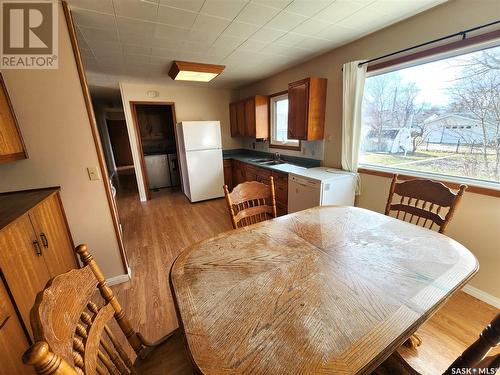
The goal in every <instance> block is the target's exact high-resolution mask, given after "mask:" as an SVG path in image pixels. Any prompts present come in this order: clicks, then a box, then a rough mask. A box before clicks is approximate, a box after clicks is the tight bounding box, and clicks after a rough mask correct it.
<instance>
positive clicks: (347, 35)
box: [315, 25, 362, 42]
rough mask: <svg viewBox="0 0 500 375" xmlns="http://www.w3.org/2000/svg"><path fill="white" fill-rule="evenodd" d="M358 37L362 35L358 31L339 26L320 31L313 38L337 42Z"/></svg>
mask: <svg viewBox="0 0 500 375" xmlns="http://www.w3.org/2000/svg"><path fill="white" fill-rule="evenodd" d="M360 35H362V32H361V31H360V30H357V29H352V28H349V27H345V26H340V25H331V26H329V27H328V28H326V29H325V30H323V31H320V32H319V33H318V34H316V35H315V37H317V38H321V39H327V40H329V41H334V42H338V41H342V40H350V39H352V38H354V37H357V36H360Z"/></svg>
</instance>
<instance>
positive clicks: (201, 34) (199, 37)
mask: <svg viewBox="0 0 500 375" xmlns="http://www.w3.org/2000/svg"><path fill="white" fill-rule="evenodd" d="M220 35H221V34H220V33H219V32H213V31H205V30H190V31H188V32H187V33H185V35H184V37H183V38H184V40H187V41H193V42H199V43H205V44H209V45H211V44H212V43H214V42H215V41H216V40H217V38H218V37H219V36H220Z"/></svg>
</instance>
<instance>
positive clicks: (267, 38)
mask: <svg viewBox="0 0 500 375" xmlns="http://www.w3.org/2000/svg"><path fill="white" fill-rule="evenodd" d="M285 34H286V32H285V31H283V30H277V29H273V28H270V27H263V28H261V29H259V30H258V31H257V32H255V33H254V34H252V36H251V37H250V39H255V40H260V41H262V42H272V41H274V40H276V39H278V38H280V37H282V36H283V35H285Z"/></svg>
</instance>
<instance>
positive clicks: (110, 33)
mask: <svg viewBox="0 0 500 375" xmlns="http://www.w3.org/2000/svg"><path fill="white" fill-rule="evenodd" d="M80 31H81V33H82V35H83V37H84V38H85V41H86V42H87V43H91V42H92V41H95V40H102V41H117V40H118V33H117V31H116V29H115V30H101V29H93V28H91V27H80Z"/></svg>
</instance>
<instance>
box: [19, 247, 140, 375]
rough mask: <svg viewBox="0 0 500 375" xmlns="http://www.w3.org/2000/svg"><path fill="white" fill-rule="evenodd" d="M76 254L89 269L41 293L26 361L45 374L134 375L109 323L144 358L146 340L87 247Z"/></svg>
mask: <svg viewBox="0 0 500 375" xmlns="http://www.w3.org/2000/svg"><path fill="white" fill-rule="evenodd" d="M76 252H77V253H78V255H79V256H80V260H81V261H82V263H83V265H84V267H83V268H81V269H74V270H71V271H69V272H66V273H64V274H61V275H58V276H56V277H55V278H53V279H52V280H50V281H49V283H48V284H47V286H46V287H45V289H44V290H43V291H41V292H40V293H39V294H38V295H37V298H36V301H35V305H34V306H33V308H32V309H31V325H32V328H33V335H34V339H35V344H34V345H33V346H32V347H31V348H30V349H29V350H28V351H27V352H26V353H25V354H24V356H23V361H24V363H26V364H28V365H32V366H34V367H35V370H36V371H37V373H39V374H44V375H50V374H56V375H66V374H71V375H74V374H79V375H81V374H86V375H93V374H108V373H109V374H132V373H134V371H133V367H132V366H133V365H132V361H131V359H130V358H129V357H128V356H127V354H126V351H125V350H124V349H123V347H122V346H121V345H120V341H118V340H117V338H116V337H115V335H114V334H113V331H112V330H111V328H110V323H113V322H114V321H116V323H118V326H119V327H120V329H121V331H122V332H123V334H124V335H125V337H126V338H127V341H128V344H130V346H131V347H132V348H133V349H134V351H135V352H136V353H137V354H138V355H139V356H142V354H143V351H144V349H145V345H144V343H143V342H142V338H141V337H140V336H139V335H138V334H137V333H136V332H135V331H134V330H133V329H132V327H131V325H130V322H129V321H128V319H127V318H126V317H125V314H124V312H123V310H122V307H121V306H120V304H119V302H118V301H117V299H116V297H115V296H114V294H113V292H112V290H111V289H110V288H109V287H108V285H107V284H106V281H105V279H104V276H103V274H102V272H101V270H100V269H99V267H98V266H97V264H96V263H95V261H94V260H93V258H92V256H91V255H90V253H89V252H88V249H87V247H86V246H85V245H80V246H78V247H77V248H76ZM96 287H97V288H98V290H99V294H97V293H95V292H96ZM96 294H97V296H96ZM96 297H97V298H96ZM96 299H97V300H96ZM118 331H119V330H118ZM115 332H116V330H115ZM121 341H124V340H121Z"/></svg>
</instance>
